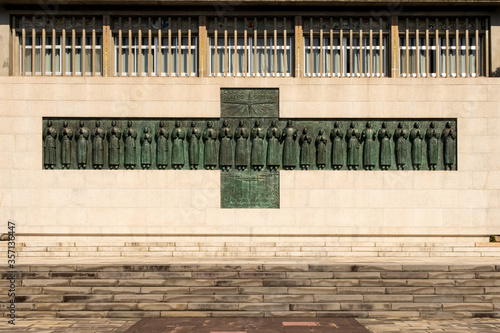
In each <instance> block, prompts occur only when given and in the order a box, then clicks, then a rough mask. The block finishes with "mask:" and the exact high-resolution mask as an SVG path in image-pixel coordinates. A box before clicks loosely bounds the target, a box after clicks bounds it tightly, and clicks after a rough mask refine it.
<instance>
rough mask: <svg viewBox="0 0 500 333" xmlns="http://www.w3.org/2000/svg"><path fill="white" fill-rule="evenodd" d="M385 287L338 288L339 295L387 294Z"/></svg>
mask: <svg viewBox="0 0 500 333" xmlns="http://www.w3.org/2000/svg"><path fill="white" fill-rule="evenodd" d="M385 291H386V288H384V287H337V293H338V294H361V295H370V294H385Z"/></svg>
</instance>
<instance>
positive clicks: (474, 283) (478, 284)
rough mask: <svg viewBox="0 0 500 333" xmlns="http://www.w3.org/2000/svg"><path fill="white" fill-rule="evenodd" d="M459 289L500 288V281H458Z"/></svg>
mask: <svg viewBox="0 0 500 333" xmlns="http://www.w3.org/2000/svg"><path fill="white" fill-rule="evenodd" d="M456 285H457V286H458V287H500V278H499V279H495V280H492V279H477V280H456Z"/></svg>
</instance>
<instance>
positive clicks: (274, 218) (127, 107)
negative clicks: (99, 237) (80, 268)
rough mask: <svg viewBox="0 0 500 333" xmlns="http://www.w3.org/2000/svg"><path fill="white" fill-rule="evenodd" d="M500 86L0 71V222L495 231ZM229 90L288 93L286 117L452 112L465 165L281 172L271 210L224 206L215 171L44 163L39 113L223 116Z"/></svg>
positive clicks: (85, 227)
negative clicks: (82, 168) (223, 93)
mask: <svg viewBox="0 0 500 333" xmlns="http://www.w3.org/2000/svg"><path fill="white" fill-rule="evenodd" d="M499 82H500V81H498V80H497V79H496V78H471V79H439V78H429V79H397V78H394V79H391V78H387V79H375V78H373V79H365V78H360V79H319V78H309V79H297V78H279V79H270V78H266V79H259V78H254V79H238V78H171V79H164V78H71V77H66V78H62V77H59V78H55V77H34V78H32V77H2V78H0V173H1V175H2V176H1V177H0V201H1V206H0V218H1V219H2V220H4V221H7V220H10V221H13V222H15V223H16V232H17V233H19V234H24V235H30V237H35V238H36V236H37V235H44V234H45V235H48V234H52V235H54V234H59V235H74V236H75V237H76V236H78V235H80V236H82V237H85V235H89V234H110V235H111V234H113V235H117V236H120V235H129V236H134V235H156V236H167V235H192V236H193V235H194V236H202V237H203V236H204V235H224V234H226V235H231V237H234V236H235V235H236V236H238V235H239V236H252V235H267V236H273V235H274V236H279V235H288V236H290V235H302V236H308V235H324V236H328V235H348V236H352V235H370V234H371V235H386V236H390V235H400V236H402V235H410V236H411V235H429V236H433V235H434V236H442V235H448V236H449V235H462V236H480V237H486V236H487V235H490V234H498V226H499V225H498V217H499V216H500V200H498V197H499V194H500V168H499V165H500V157H499V156H500V155H499V154H498V152H499V151H500V118H499V117H498V111H497V110H498V102H499V99H500V94H498V91H500V83H499ZM231 87H236V88H238V87H245V88H252V87H255V88H257V87H258V88H261V87H269V88H279V95H280V117H290V118H295V117H296V118H299V117H300V118H308V117H310V118H317V117H327V118H338V117H340V118H358V117H359V118H370V117H375V118H408V119H411V118H456V119H457V132H458V151H457V154H458V155H457V163H458V170H457V171H451V172H450V171H432V172H430V171H423V172H422V171H420V172H413V171H379V170H378V171H370V172H367V171H362V172H361V171H331V170H330V171H308V172H300V171H281V172H280V209H262V210H260V209H251V210H242V209H220V176H219V171H202V170H198V171H189V170H180V171H176V170H167V171H162V170H134V171H125V170H117V171H115V170H99V171H94V170H92V171H86V172H83V173H82V172H79V171H78V170H55V171H54V170H50V171H47V170H43V164H42V135H41V133H42V126H43V125H42V117H183V118H186V117H200V118H204V117H219V112H220V89H221V88H231ZM5 232H7V230H6V231H5ZM82 239H85V238H82ZM485 239H486V238H485ZM288 240H290V241H293V238H292V237H289V238H288Z"/></svg>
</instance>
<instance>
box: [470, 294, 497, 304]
mask: <svg viewBox="0 0 500 333" xmlns="http://www.w3.org/2000/svg"><path fill="white" fill-rule="evenodd" d="M482 302H488V303H500V295H467V296H464V303H482Z"/></svg>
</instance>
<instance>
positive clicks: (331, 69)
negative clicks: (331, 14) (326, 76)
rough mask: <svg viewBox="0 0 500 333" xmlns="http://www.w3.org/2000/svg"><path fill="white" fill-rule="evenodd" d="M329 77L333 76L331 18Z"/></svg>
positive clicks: (331, 28) (331, 19) (331, 23)
mask: <svg viewBox="0 0 500 333" xmlns="http://www.w3.org/2000/svg"><path fill="white" fill-rule="evenodd" d="M330 77H333V18H330Z"/></svg>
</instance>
